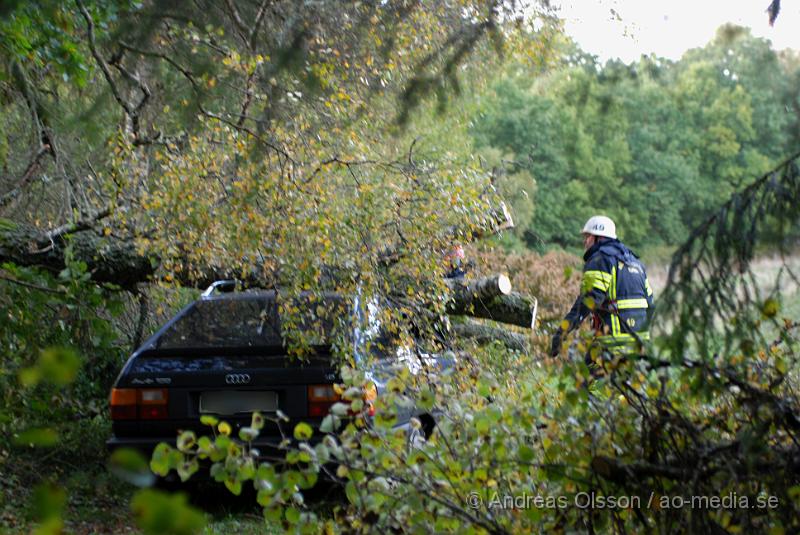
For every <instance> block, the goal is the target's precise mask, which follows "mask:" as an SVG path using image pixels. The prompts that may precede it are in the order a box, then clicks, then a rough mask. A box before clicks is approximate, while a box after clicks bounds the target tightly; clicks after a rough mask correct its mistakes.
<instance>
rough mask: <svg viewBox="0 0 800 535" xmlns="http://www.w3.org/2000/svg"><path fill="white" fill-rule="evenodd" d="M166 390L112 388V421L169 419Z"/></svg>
mask: <svg viewBox="0 0 800 535" xmlns="http://www.w3.org/2000/svg"><path fill="white" fill-rule="evenodd" d="M168 401H169V393H168V391H167V389H166V388H112V389H111V419H112V420H135V419H137V418H138V419H142V420H160V419H164V418H167V416H168V412H167V402H168Z"/></svg>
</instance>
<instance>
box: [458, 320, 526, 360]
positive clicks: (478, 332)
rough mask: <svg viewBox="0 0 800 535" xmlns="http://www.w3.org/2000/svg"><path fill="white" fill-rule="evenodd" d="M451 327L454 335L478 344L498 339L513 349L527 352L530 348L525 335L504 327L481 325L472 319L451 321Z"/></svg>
mask: <svg viewBox="0 0 800 535" xmlns="http://www.w3.org/2000/svg"><path fill="white" fill-rule="evenodd" d="M451 327H452V329H453V333H454V334H455V335H456V336H459V337H462V338H469V339H471V340H474V341H475V342H476V343H478V344H489V343H491V342H495V341H498V342H500V343H502V344H503V345H505V346H506V347H507V348H509V349H513V350H515V351H525V352H527V351H528V350H529V349H530V343H529V341H528V338H527V337H526V336H524V335H521V334H518V333H514V332H511V331H508V330H506V329H500V328H498V327H491V326H489V325H483V324H482V323H478V322H476V321H472V320H466V321H465V322H464V323H453V324H452V325H451Z"/></svg>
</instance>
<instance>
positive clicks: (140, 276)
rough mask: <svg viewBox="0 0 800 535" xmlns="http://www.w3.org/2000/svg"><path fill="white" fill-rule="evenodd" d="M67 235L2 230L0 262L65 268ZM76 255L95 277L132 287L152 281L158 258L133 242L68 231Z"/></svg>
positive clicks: (87, 232) (19, 228) (59, 269)
mask: <svg viewBox="0 0 800 535" xmlns="http://www.w3.org/2000/svg"><path fill="white" fill-rule="evenodd" d="M66 236H67V234H58V235H53V236H52V237H50V236H48V233H43V232H42V231H40V230H38V229H32V228H26V227H22V226H16V227H13V228H6V229H4V230H0V262H13V263H14V264H17V265H19V266H26V267H30V266H37V267H40V268H42V269H45V270H47V271H51V272H53V273H58V272H59V271H61V270H62V269H64V268H65V267H66V258H65V252H66V247H67V240H66V239H65V237H66ZM69 245H70V246H71V247H72V254H73V258H74V259H75V260H76V261H82V262H85V263H86V267H87V271H88V272H89V273H90V274H91V278H92V280H94V281H96V282H99V283H113V284H116V285H118V286H120V287H122V288H126V289H130V288H133V287H135V286H136V284H137V283H139V282H143V281H147V280H149V279H150V278H151V277H152V276H153V274H154V273H155V268H156V266H157V265H158V262H157V261H151V259H150V258H148V257H146V256H142V255H140V254H139V253H138V251H137V250H136V247H135V246H134V244H133V243H131V242H127V241H123V240H119V239H115V238H105V237H100V236H98V235H97V234H96V233H94V232H91V231H83V232H75V233H74V234H69Z"/></svg>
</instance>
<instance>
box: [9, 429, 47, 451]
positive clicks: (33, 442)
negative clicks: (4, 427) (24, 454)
mask: <svg viewBox="0 0 800 535" xmlns="http://www.w3.org/2000/svg"><path fill="white" fill-rule="evenodd" d="M14 443H15V444H16V445H18V446H35V447H41V448H49V447H51V446H55V445H56V444H58V433H57V432H56V430H55V429H51V428H49V427H39V428H33V429H28V430H26V431H23V432H22V433H20V434H19V436H17V437H14Z"/></svg>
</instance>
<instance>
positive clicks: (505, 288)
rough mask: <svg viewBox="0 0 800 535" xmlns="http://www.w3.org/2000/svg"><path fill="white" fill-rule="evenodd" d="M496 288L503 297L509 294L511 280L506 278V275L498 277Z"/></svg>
mask: <svg viewBox="0 0 800 535" xmlns="http://www.w3.org/2000/svg"><path fill="white" fill-rule="evenodd" d="M497 288H498V290H500V293H501V294H503V295H508V294H510V293H511V279H509V278H508V275H500V276H499V277H497Z"/></svg>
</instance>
